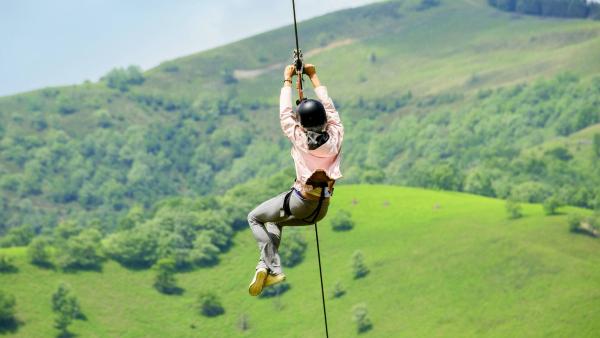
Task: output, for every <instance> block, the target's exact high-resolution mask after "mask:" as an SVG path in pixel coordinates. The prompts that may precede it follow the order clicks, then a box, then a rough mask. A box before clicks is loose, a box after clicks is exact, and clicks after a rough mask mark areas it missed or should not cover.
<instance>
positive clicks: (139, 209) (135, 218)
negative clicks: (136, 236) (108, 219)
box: [119, 204, 144, 230]
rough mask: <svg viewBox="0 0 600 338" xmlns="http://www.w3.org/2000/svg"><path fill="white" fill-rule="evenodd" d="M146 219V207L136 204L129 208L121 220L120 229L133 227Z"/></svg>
mask: <svg viewBox="0 0 600 338" xmlns="http://www.w3.org/2000/svg"><path fill="white" fill-rule="evenodd" d="M143 221H144V207H143V206H142V205H139V204H136V205H134V206H132V207H131V208H129V211H128V212H127V214H126V215H125V216H124V217H123V218H121V219H120V220H119V229H120V230H129V229H133V228H134V227H135V226H137V225H139V224H141V223H142V222H143Z"/></svg>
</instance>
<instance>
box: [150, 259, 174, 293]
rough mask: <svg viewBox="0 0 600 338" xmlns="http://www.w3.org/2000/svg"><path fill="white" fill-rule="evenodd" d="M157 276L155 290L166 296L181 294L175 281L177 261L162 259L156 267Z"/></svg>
mask: <svg viewBox="0 0 600 338" xmlns="http://www.w3.org/2000/svg"><path fill="white" fill-rule="evenodd" d="M154 270H155V271H156V276H155V277H154V288H155V289H156V290H158V291H159V292H161V293H164V294H168V295H170V294H175V293H180V292H181V288H179V287H178V286H177V281H176V280H175V260H174V259H172V258H162V259H159V260H158V262H156V264H155V265H154Z"/></svg>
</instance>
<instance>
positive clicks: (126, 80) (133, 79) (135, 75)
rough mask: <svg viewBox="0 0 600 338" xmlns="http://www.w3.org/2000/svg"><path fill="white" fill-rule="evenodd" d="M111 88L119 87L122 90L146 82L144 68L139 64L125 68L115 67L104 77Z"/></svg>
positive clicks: (124, 90)
mask: <svg viewBox="0 0 600 338" xmlns="http://www.w3.org/2000/svg"><path fill="white" fill-rule="evenodd" d="M102 80H103V81H105V82H106V85H107V86H108V87H109V88H114V89H118V90H120V91H121V92H126V91H128V90H129V87H130V86H135V85H140V84H142V83H144V81H145V78H144V74H143V73H142V69H141V68H140V67H138V66H129V67H127V68H126V69H124V68H115V69H113V70H111V71H110V72H109V73H108V74H106V75H105V76H104V77H103V78H102Z"/></svg>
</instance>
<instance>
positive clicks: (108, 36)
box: [0, 0, 374, 96]
mask: <svg viewBox="0 0 600 338" xmlns="http://www.w3.org/2000/svg"><path fill="white" fill-rule="evenodd" d="M370 2H374V0H326V1H324V0H297V1H296V6H297V11H298V16H299V19H306V18H310V17H314V16H317V15H321V14H324V13H327V12H331V11H334V10H337V9H341V8H347V7H353V6H359V5H363V4H366V3H370ZM291 20H292V17H291V0H289V1H285V0H260V1H248V0H220V1H208V0H195V1H192V0H173V1H165V0H54V1H43V0H2V1H0V96H2V95H9V94H14V93H18V92H22V91H27V90H31V89H36V88H41V87H46V86H52V85H65V84H76V83H81V82H83V81H84V80H86V79H87V80H92V81H96V80H97V79H98V78H99V77H100V76H102V75H103V74H105V73H106V72H107V71H108V70H110V69H112V68H114V67H120V66H127V65H130V64H136V65H140V66H142V68H144V69H147V68H150V67H153V66H156V65H158V64H159V63H160V62H162V61H165V60H169V59H172V58H175V57H178V56H183V55H187V54H190V53H194V52H197V51H201V50H205V49H209V48H211V47H215V46H218V45H222V44H225V43H228V42H232V41H235V40H239V39H241V38H244V37H247V36H251V35H254V34H256V33H260V32H263V31H267V30H270V29H272V28H276V27H280V26H283V25H286V24H289V23H291ZM290 38H291V37H290Z"/></svg>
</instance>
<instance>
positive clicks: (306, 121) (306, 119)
mask: <svg viewBox="0 0 600 338" xmlns="http://www.w3.org/2000/svg"><path fill="white" fill-rule="evenodd" d="M298 118H299V119H300V124H301V125H302V126H303V127H304V128H307V129H308V128H322V127H323V126H324V125H325V123H326V122H327V115H326V114H325V107H323V104H322V103H321V102H319V101H317V100H313V99H304V100H302V102H300V105H299V106H298Z"/></svg>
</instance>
